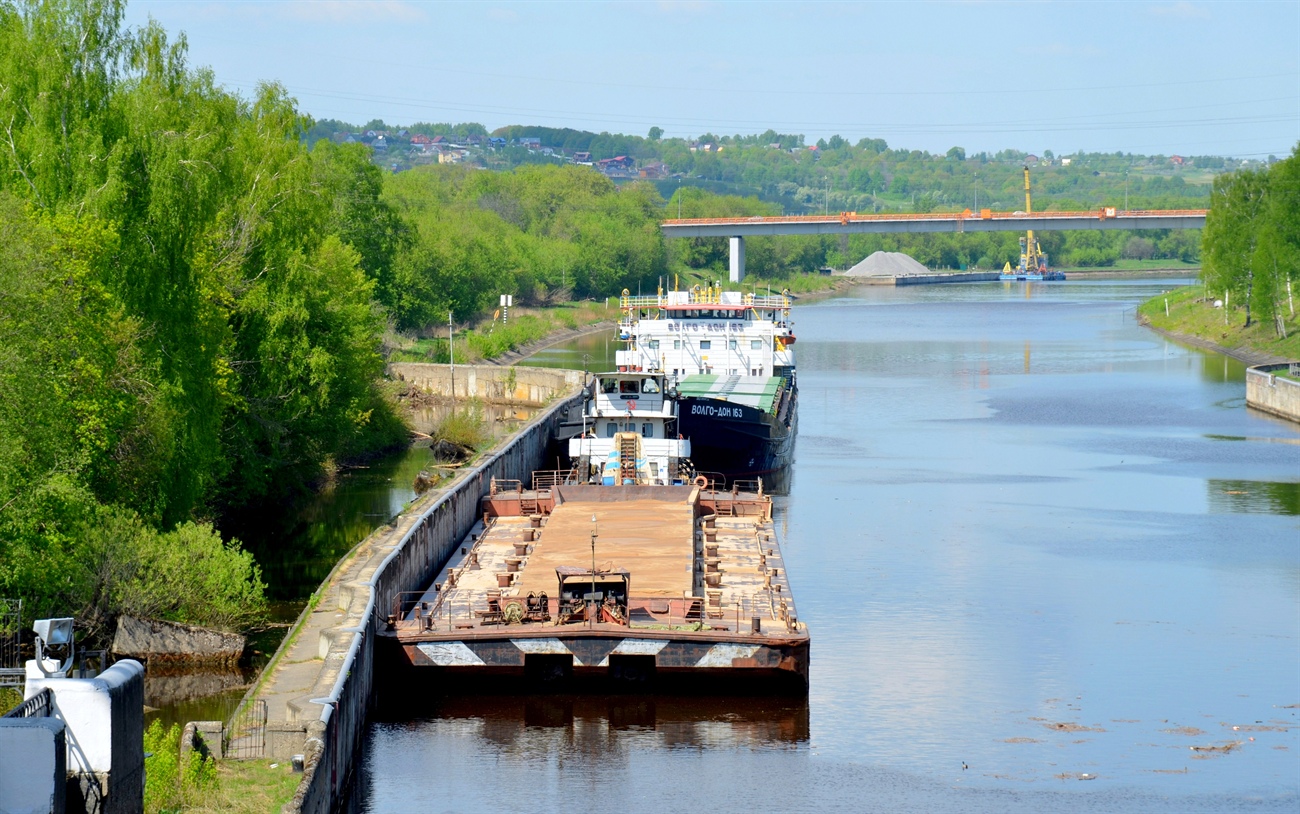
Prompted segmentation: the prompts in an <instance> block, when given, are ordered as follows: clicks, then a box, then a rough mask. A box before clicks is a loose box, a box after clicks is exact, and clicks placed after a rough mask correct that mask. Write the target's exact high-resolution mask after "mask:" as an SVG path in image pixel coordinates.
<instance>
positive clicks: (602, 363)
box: [519, 328, 621, 373]
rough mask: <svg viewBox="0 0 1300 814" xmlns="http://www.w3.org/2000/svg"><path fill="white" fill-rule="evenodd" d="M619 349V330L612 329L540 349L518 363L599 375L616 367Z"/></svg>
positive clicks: (526, 365)
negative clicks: (617, 335)
mask: <svg viewBox="0 0 1300 814" xmlns="http://www.w3.org/2000/svg"><path fill="white" fill-rule="evenodd" d="M619 347H621V346H620V344H619V342H618V341H617V338H616V331H615V330H614V329H613V328H611V329H609V330H608V331H599V332H597V333H593V334H587V335H586V336H580V337H578V338H577V339H573V340H570V341H568V342H565V343H563V344H561V345H554V346H552V347H549V348H546V349H544V350H540V351H538V352H537V353H535V354H533V355H532V356H530V357H528V358H527V359H525V360H523V361H522V362H520V363H519V364H521V365H524V366H525V367H559V368H567V369H569V370H582V369H583V368H586V369H587V370H590V371H592V372H593V373H599V372H601V371H606V370H613V369H614V368H615V367H617V365H618V362H617V361H616V357H615V353H616V352H617V351H618V349H619Z"/></svg>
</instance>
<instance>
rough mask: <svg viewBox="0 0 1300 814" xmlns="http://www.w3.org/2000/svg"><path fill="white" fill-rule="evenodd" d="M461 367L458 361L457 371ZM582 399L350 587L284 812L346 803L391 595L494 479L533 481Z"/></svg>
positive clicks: (434, 510)
mask: <svg viewBox="0 0 1300 814" xmlns="http://www.w3.org/2000/svg"><path fill="white" fill-rule="evenodd" d="M415 367H418V368H427V367H434V366H432V365H417V366H415ZM439 367H441V366H439ZM497 370H499V371H500V372H501V373H503V374H504V373H505V371H504V370H502V369H500V368H498V369H497ZM460 371H461V368H460V367H459V366H458V367H457V376H460ZM408 372H412V371H408ZM521 373H522V370H521ZM580 376H581V374H579V377H580ZM408 381H411V379H409V378H408ZM576 381H580V378H579V379H577V380H576ZM459 388H460V383H459V382H458V383H457V389H458V390H459ZM572 389H573V388H572V387H570V388H569V392H570V393H572ZM580 398H581V397H580V396H579V395H569V397H568V398H565V399H563V400H561V401H559V402H557V403H555V404H553V405H552V406H551V407H550V408H549V409H547V410H546V411H545V412H543V413H542V414H541V415H539V416H538V417H537V418H536V419H534V420H533V422H532V423H530V424H529V425H528V426H527V427H525V428H524V429H523V430H521V431H520V432H519V434H517V435H516V436H515V437H514V438H513V439H512V440H510V441H508V442H505V443H504V444H503V445H502V446H501V447H499V448H498V449H497V450H496V451H495V452H493V453H491V454H490V455H489V456H488V457H487V458H486V460H484V461H483V462H482V463H481V464H480V465H479V466H477V467H476V468H474V469H473V470H471V471H470V472H468V473H467V474H466V475H465V477H464V478H463V479H462V480H460V481H459V482H458V483H456V484H455V485H454V486H452V487H451V488H450V489H448V491H447V492H446V493H445V494H444V495H443V496H442V497H441V498H439V499H438V500H437V501H436V502H434V503H432V504H430V505H428V506H427V507H426V508H425V509H424V510H423V511H422V513H421V514H420V515H419V517H418V518H416V519H415V521H414V523H413V524H412V525H411V527H410V528H409V530H408V531H407V532H406V534H405V535H404V536H403V537H402V539H401V541H400V542H399V543H398V544H397V546H396V547H395V548H394V549H393V550H392V552H391V553H390V554H389V555H388V556H387V557H385V558H384V559H383V561H382V562H380V563H379V565H378V567H376V568H375V570H374V572H373V574H372V575H371V576H370V577H369V579H368V580H366V581H365V582H364V583H363V584H362V585H359V586H357V587H358V588H361V589H362V590H356V591H352V592H351V596H352V599H351V602H353V603H355V602H359V601H362V600H364V601H365V608H364V613H363V614H361V617H360V618H361V619H362V623H361V624H359V625H357V626H355V627H352V628H348V629H346V630H345V631H342V632H343V633H345V634H346V636H345V637H332V641H333V644H332V645H331V646H330V648H329V652H328V654H327V655H326V656H325V658H326V661H327V662H328V661H329V660H331V659H335V658H337V659H340V660H341V663H340V664H339V669H338V673H337V675H338V678H337V679H336V680H335V683H334V686H333V689H332V691H331V692H330V693H329V695H328V696H326V697H322V698H318V699H314V700H313V703H316V704H319V705H320V708H321V711H320V716H319V719H318V720H313V721H312V722H311V723H310V724H308V726H307V746H306V752H305V754H306V772H305V774H304V776H303V779H302V782H301V783H300V785H299V787H298V791H297V793H296V795H295V797H294V799H293V800H292V801H290V802H289V803H288V804H286V805H285V807H284V811H286V812H300V811H301V812H312V814H329V812H332V811H334V810H335V809H336V808H337V807H338V806H339V805H340V804H341V803H342V801H343V799H344V797H345V795H346V790H347V788H348V787H349V785H350V784H351V781H352V773H353V770H354V767H355V761H356V759H357V758H358V756H359V751H360V748H361V745H362V741H363V740H364V738H365V733H366V721H367V715H368V713H369V711H370V707H371V701H372V696H373V689H374V654H375V633H376V631H378V630H379V629H380V626H381V625H382V624H383V623H384V619H385V617H386V616H387V615H388V613H389V606H390V602H391V601H392V598H393V596H394V595H396V594H397V593H399V592H401V591H412V590H417V589H422V588H424V587H426V586H427V585H428V583H429V582H430V581H431V580H432V579H433V577H434V575H435V574H436V573H437V571H438V569H439V568H441V567H442V564H443V563H444V562H446V560H447V558H448V557H449V556H450V554H451V552H452V551H453V550H454V548H455V546H456V545H458V544H459V543H460V541H461V540H462V539H464V537H465V535H466V534H468V533H469V530H470V528H471V527H472V526H473V525H474V522H475V520H476V519H477V518H478V513H479V498H481V497H482V496H483V495H484V494H485V493H486V492H487V490H488V486H489V483H490V481H491V479H492V478H493V477H496V478H515V479H520V480H524V481H525V482H527V481H528V478H529V475H530V474H531V473H532V471H533V470H534V469H537V468H539V467H540V466H542V464H543V461H544V458H545V456H546V453H547V450H548V447H549V444H550V441H551V439H552V438H553V437H554V435H555V434H556V432H557V430H558V429H559V424H560V422H561V421H562V420H563V419H564V417H565V415H566V414H567V412H568V410H569V409H570V407H572V406H573V405H575V404H577V403H578V402H579V401H580ZM349 615H351V614H349Z"/></svg>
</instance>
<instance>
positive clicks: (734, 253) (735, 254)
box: [730, 237, 745, 283]
mask: <svg viewBox="0 0 1300 814" xmlns="http://www.w3.org/2000/svg"><path fill="white" fill-rule="evenodd" d="M730 269H731V282H733V283H739V282H741V281H743V280H744V279H745V238H743V237H733V238H732V239H731V264H730Z"/></svg>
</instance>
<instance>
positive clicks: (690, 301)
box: [619, 289, 790, 327]
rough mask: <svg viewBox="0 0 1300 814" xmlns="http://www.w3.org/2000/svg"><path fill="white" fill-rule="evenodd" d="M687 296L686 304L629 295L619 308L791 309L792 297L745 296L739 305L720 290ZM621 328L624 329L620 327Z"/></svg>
mask: <svg viewBox="0 0 1300 814" xmlns="http://www.w3.org/2000/svg"><path fill="white" fill-rule="evenodd" d="M679 293H684V294H686V300H685V302H680V301H679V302H672V301H671V300H670V298H669V297H668V295H667V294H659V295H649V294H627V295H624V296H622V297H620V298H619V307H620V308H622V309H623V310H625V311H630V310H634V309H647V308H667V307H669V306H677V307H681V306H684V305H700V306H706V305H722V306H731V307H735V306H736V305H744V306H746V307H748V308H763V309H785V308H789V307H790V297H789V296H788V295H786V294H751V293H746V294H744V295H743V296H742V297H741V299H740V302H739V303H735V302H724V301H723V299H722V293H723V292H721V291H720V290H718V289H701V290H700V291H686V292H679ZM620 327H622V326H621V325H620Z"/></svg>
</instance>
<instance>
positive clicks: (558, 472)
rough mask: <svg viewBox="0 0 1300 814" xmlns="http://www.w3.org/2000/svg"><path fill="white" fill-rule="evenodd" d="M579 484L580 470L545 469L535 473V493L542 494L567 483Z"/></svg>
mask: <svg viewBox="0 0 1300 814" xmlns="http://www.w3.org/2000/svg"><path fill="white" fill-rule="evenodd" d="M577 482H578V469H577V467H573V468H571V469H544V470H538V471H535V472H533V491H534V492H541V491H543V490H546V489H553V488H555V487H556V486H560V485H563V484H566V483H577Z"/></svg>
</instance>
